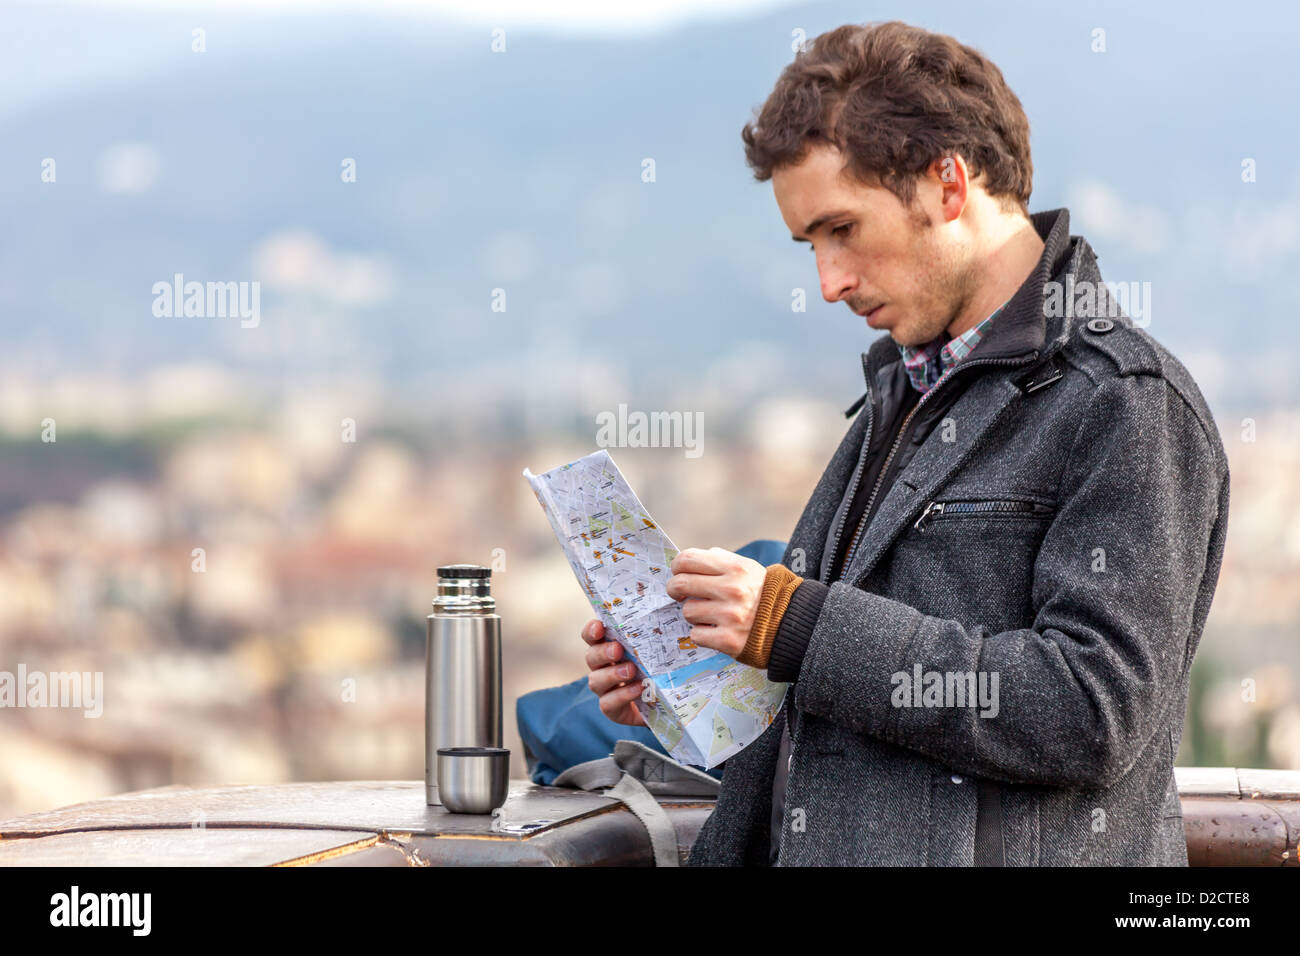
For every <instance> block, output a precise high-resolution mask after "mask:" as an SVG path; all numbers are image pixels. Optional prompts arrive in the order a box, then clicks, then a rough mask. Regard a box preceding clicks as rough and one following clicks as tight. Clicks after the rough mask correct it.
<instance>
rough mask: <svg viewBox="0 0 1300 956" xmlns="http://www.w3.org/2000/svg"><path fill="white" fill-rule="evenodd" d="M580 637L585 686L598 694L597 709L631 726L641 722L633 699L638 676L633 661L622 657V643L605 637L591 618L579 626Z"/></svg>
mask: <svg viewBox="0 0 1300 956" xmlns="http://www.w3.org/2000/svg"><path fill="white" fill-rule="evenodd" d="M582 639H583V640H584V641H586V642H587V643H588V644H590V645H591V646H590V647H588V648H587V666H588V667H589V668H591V673H590V674H588V675H587V686H588V687H590V688H591V690H592V693H594V694H595V695H596V696H597V697H599V698H600V712H601V713H602V714H604V715H605V716H606V717H608V718H609V719H610V720H612V721H614V722H615V723H618V724H627V725H629V726H632V727H635V726H638V725H642V726H643V725H644V724H645V719H644V718H643V717H642V716H641V712H640V711H639V710H637V709H636V699H637V698H638V697H640V696H641V680H640V678H639V677H638V676H637V670H636V664H634V663H633V662H632V661H629V660H624V654H623V645H622V644H620V643H618V641H607V640H605V625H604V624H603V623H602V622H601V620H600V618H593V619H592V620H590V621H588V622H587V623H586V624H585V625H583V628H582Z"/></svg>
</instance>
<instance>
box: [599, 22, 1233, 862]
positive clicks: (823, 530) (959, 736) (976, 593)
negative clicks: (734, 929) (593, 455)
mask: <svg viewBox="0 0 1300 956" xmlns="http://www.w3.org/2000/svg"><path fill="white" fill-rule="evenodd" d="M743 138H744V140H745V144H746V150H747V157H748V160H749V162H750V164H751V166H752V167H753V168H754V171H755V176H756V178H758V179H759V180H760V181H765V180H767V179H769V178H770V179H771V181H772V185H773V191H774V193H775V197H776V201H777V205H778V206H779V207H780V210H781V215H782V217H783V219H784V220H785V223H786V225H787V226H788V227H789V229H790V231H791V233H792V235H793V237H794V238H795V239H796V240H797V241H804V242H808V243H810V245H811V248H812V250H813V253H814V255H815V256H816V262H817V270H818V274H819V276H820V278H821V284H822V294H823V296H824V297H825V298H826V299H827V301H831V302H836V301H842V302H845V303H847V304H848V306H849V307H850V308H851V309H852V310H853V311H854V312H855V313H857V314H858V315H862V316H865V317H866V323H867V325H868V326H870V327H871V328H873V329H882V330H886V331H887V332H888V333H889V334H888V335H887V336H881V337H880V338H878V339H877V340H876V341H875V342H873V343H872V345H871V347H870V349H869V351H868V352H866V353H864V355H863V357H862V358H863V372H864V375H865V379H866V393H865V395H863V397H862V399H861V400H860V401H859V402H858V403H855V405H854V407H853V408H851V409H850V410H849V412H848V413H847V414H850V415H853V414H854V413H856V412H857V411H858V409H859V407H860V409H861V414H857V415H856V417H855V418H854V420H853V422H852V424H851V425H850V427H849V430H848V433H847V434H846V436H845V437H844V440H843V441H842V443H841V444H840V446H839V448H838V450H837V451H836V452H835V455H834V457H833V458H832V459H831V462H830V465H829V466H828V467H827V468H826V471H825V473H824V474H823V476H822V478H821V480H820V481H819V482H818V484H817V487H816V488H815V490H814V491H813V495H812V499H811V500H810V501H809V502H808V505H807V506H806V508H805V509H804V512H803V515H802V517H801V518H800V519H799V522H798V524H797V525H796V527H795V529H794V531H793V533H792V534H791V536H790V541H789V545H788V547H787V550H786V553H785V556H784V558H783V560H782V563H781V564H777V565H772V566H771V567H769V568H763V567H762V566H760V565H758V564H757V563H756V562H753V561H750V560H748V559H745V558H741V557H739V556H738V555H734V554H731V553H730V552H727V551H724V550H722V549H719V548H710V549H707V550H703V549H687V550H684V551H682V552H681V553H680V554H679V555H678V556H677V558H676V560H674V562H673V564H672V571H673V578H672V580H671V582H670V585H669V593H670V595H672V597H673V598H675V599H677V600H679V601H682V602H683V604H682V610H683V614H684V615H685V617H686V619H687V620H688V621H690V622H691V624H692V625H693V630H692V632H691V637H692V639H693V640H695V641H696V642H698V643H699V644H702V645H705V646H708V647H712V648H716V649H717V650H720V651H723V652H725V653H727V654H729V655H731V656H733V657H735V658H736V659H737V660H740V661H743V662H745V663H749V664H752V665H753V666H756V667H765V668H767V672H768V676H769V677H770V678H771V679H773V680H777V681H788V682H791V686H790V688H789V691H788V692H787V694H786V699H785V704H784V706H783V708H782V710H781V712H780V714H779V715H778V717H777V718H776V719H775V720H774V721H773V723H772V725H771V726H770V727H769V728H768V729H767V730H766V731H765V732H764V734H763V735H762V736H760V737H759V738H758V739H757V740H756V741H755V742H754V743H752V744H751V745H750V746H749V747H747V748H746V749H745V750H743V751H741V752H740V753H739V754H737V755H735V756H734V757H732V758H731V759H730V760H728V761H727V762H726V763H725V764H724V774H723V779H722V789H721V793H720V796H719V799H718V804H717V808H716V809H715V811H714V812H713V814H712V815H711V816H710V817H709V819H708V821H707V823H706V824H705V826H704V827H703V829H702V830H701V832H700V834H699V837H698V839H697V840H696V842H695V845H694V847H693V849H692V851H691V856H690V863H691V864H692V865H768V864H775V865H823V864H850V865H852V864H868V865H877V864H884V865H939V866H945V865H972V864H974V865H1008V866H1014V865H1114V864H1133V865H1179V866H1185V865H1186V864H1187V849H1186V843H1185V840H1184V835H1183V825H1182V817H1181V809H1180V804H1179V798H1178V792H1177V788H1176V785H1175V782H1174V776H1173V762H1174V755H1175V754H1176V753H1177V750H1178V743H1179V739H1180V737H1181V735H1182V724H1183V714H1184V710H1185V707H1186V701H1187V685H1188V672H1189V669H1190V667H1191V663H1192V657H1193V655H1194V653H1195V651H1196V646H1197V643H1198V641H1199V639H1200V635H1201V630H1202V627H1203V624H1204V621H1205V617H1206V613H1207V612H1208V610H1209V606H1210V601H1211V598H1212V597H1213V592H1214V587H1215V583H1216V581H1217V579H1218V572H1219V565H1220V559H1221V556H1222V551H1223V543H1224V535H1225V531H1226V525H1227V516H1228V467H1227V463H1226V459H1225V456H1224V451H1223V445H1222V442H1221V440H1220V438H1219V434H1218V432H1217V430H1216V428H1215V425H1214V421H1213V419H1212V417H1211V415H1210V412H1209V411H1208V409H1207V408H1206V405H1205V402H1204V400H1203V398H1202V396H1201V394H1200V392H1199V390H1198V389H1197V387H1196V385H1195V383H1194V382H1193V381H1192V379H1191V377H1190V376H1189V375H1188V373H1187V371H1186V369H1184V368H1183V366H1182V365H1180V364H1179V363H1178V361H1177V360H1176V359H1174V358H1173V357H1172V356H1171V355H1170V354H1169V353H1168V352H1167V351H1166V350H1165V349H1164V348H1163V347H1162V346H1160V345H1159V344H1158V343H1157V342H1156V341H1155V340H1154V339H1153V338H1151V337H1150V336H1149V335H1148V334H1147V333H1146V332H1145V331H1144V330H1142V329H1138V328H1135V327H1134V326H1133V323H1132V321H1131V320H1130V319H1129V318H1128V317H1127V316H1126V315H1124V314H1123V312H1122V310H1118V309H1116V307H1115V305H1116V304H1115V302H1114V300H1113V299H1112V298H1111V296H1110V295H1109V292H1108V290H1107V288H1106V287H1105V286H1104V285H1103V284H1102V281H1101V276H1100V273H1099V271H1098V269H1097V264H1096V255H1095V253H1094V252H1093V251H1092V249H1091V247H1090V246H1089V245H1088V243H1087V241H1086V240H1085V239H1083V238H1082V237H1078V236H1071V235H1070V232H1069V218H1068V213H1067V211H1066V210H1063V209H1061V210H1054V211H1051V212H1042V213H1037V214H1035V215H1033V216H1030V215H1029V214H1028V212H1027V210H1028V199H1029V194H1030V188H1031V177H1032V164H1031V162H1030V154H1029V128H1028V123H1027V120H1026V119H1025V115H1024V112H1023V110H1022V108H1021V106H1020V103H1019V100H1018V99H1017V98H1016V97H1015V95H1014V94H1013V93H1012V92H1011V91H1010V90H1009V89H1008V88H1007V86H1006V84H1005V82H1004V80H1003V78H1002V75H1001V73H1000V72H999V70H998V69H997V67H995V66H994V65H993V64H992V63H990V62H989V61H988V60H987V59H985V58H984V57H983V56H982V55H981V54H979V53H978V52H976V51H975V50H972V49H970V48H968V47H965V46H963V45H961V44H959V43H957V42H956V41H955V40H953V39H952V38H950V37H946V36H942V35H937V34H933V33H929V32H926V31H924V30H921V29H917V28H914V27H910V26H907V25H905V24H901V23H897V22H895V23H887V24H882V25H875V26H845V27H841V28H839V29H837V30H833V31H830V32H829V33H826V34H823V35H822V36H820V37H818V38H817V39H816V40H815V41H814V42H813V43H812V45H811V48H810V49H809V50H807V51H804V52H801V53H799V54H798V55H797V56H796V58H795V60H794V62H793V63H792V64H791V65H790V66H788V67H787V68H786V70H785V72H784V73H783V74H782V76H781V78H780V80H779V82H778V83H777V86H776V89H775V90H774V91H773V93H772V95H771V97H770V98H769V99H768V100H767V102H766V104H765V105H764V106H763V108H762V110H761V112H760V114H759V117H758V121H757V125H747V126H746V127H745V129H744V131H743ZM583 637H584V639H585V640H586V641H587V642H588V643H589V644H590V645H591V647H590V648H589V650H588V654H587V662H588V665H589V667H590V668H591V674H590V676H589V683H590V686H591V688H592V690H593V691H595V693H596V694H597V695H599V696H600V701H601V709H602V711H603V712H604V713H605V714H606V715H607V716H609V717H610V718H611V719H613V720H616V721H620V722H623V723H639V722H640V716H639V714H638V713H637V711H636V709H635V707H634V706H633V704H632V703H631V701H632V700H633V698H634V697H635V696H636V695H637V693H638V692H639V690H640V687H639V684H638V683H637V682H636V681H634V680H633V681H629V680H628V678H630V677H631V676H632V672H629V673H627V674H624V673H623V672H622V671H620V670H619V668H620V667H628V666H630V665H629V664H628V663H627V662H624V661H622V660H621V656H622V650H621V648H620V647H619V645H617V644H616V643H613V642H609V641H604V640H602V637H603V632H602V630H601V626H600V624H599V622H591V623H589V624H588V625H587V627H586V628H585V629H584V631H583Z"/></svg>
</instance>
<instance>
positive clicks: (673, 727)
mask: <svg viewBox="0 0 1300 956" xmlns="http://www.w3.org/2000/svg"><path fill="white" fill-rule="evenodd" d="M523 473H524V477H525V478H527V479H528V482H529V484H530V485H531V486H532V489H533V493H534V494H535V495H536V496H537V500H538V502H540V504H541V506H542V510H543V511H544V512H545V513H546V518H547V520H548V521H550V523H551V529H552V530H553V531H554V532H555V537H556V538H557V539H558V540H559V542H560V546H561V547H562V548H563V549H564V553H565V556H566V557H567V558H568V559H569V565H570V566H571V567H572V568H573V573H574V575H575V576H576V577H577V579H578V583H579V584H580V585H582V589H583V591H584V592H585V593H586V595H587V598H588V600H590V601H591V605H592V607H593V608H595V610H596V613H597V615H598V616H599V617H600V619H601V620H602V621H603V622H604V624H605V631H606V634H607V635H608V636H610V637H612V638H614V639H615V640H617V641H618V642H619V643H620V644H622V645H623V647H624V649H625V650H627V651H628V653H629V654H630V655H631V659H632V660H633V661H634V662H635V663H636V664H637V666H638V667H639V669H640V672H641V675H642V677H643V678H649V679H650V681H651V686H652V688H653V693H652V694H646V693H643V694H642V695H641V698H640V699H638V701H637V708H638V709H639V710H640V711H641V715H642V716H643V717H644V718H645V721H646V724H647V725H648V726H649V727H650V729H651V730H652V731H653V732H654V735H655V736H656V737H657V738H659V742H660V743H662V744H663V746H664V749H665V750H667V751H668V755H669V756H670V757H672V758H673V759H674V760H677V761H678V762H680V763H684V764H690V765H692V766H697V767H704V768H705V769H706V770H707V769H710V768H712V767H716V766H717V765H718V764H720V763H722V761H724V760H726V759H727V758H728V757H730V756H732V755H733V754H736V753H739V752H740V751H741V750H743V749H744V748H745V747H746V746H748V745H749V744H750V743H752V742H753V741H754V740H755V739H757V738H758V736H759V735H760V734H761V733H762V732H763V731H764V730H765V729H766V728H767V726H768V725H769V724H771V723H772V720H773V718H774V717H775V716H776V714H777V711H778V710H779V709H780V707H781V701H782V700H783V699H784V697H785V691H786V688H787V687H788V686H789V685H788V684H774V683H772V682H771V681H769V680H768V679H767V675H766V674H765V673H764V672H763V671H760V670H757V669H755V668H753V667H749V666H748V665H746V664H741V663H738V662H737V661H735V660H733V659H732V658H730V657H728V656H727V655H726V654H723V653H721V652H718V651H713V650H710V649H709V648H707V647H701V646H700V645H698V644H695V643H692V641H691V639H690V632H691V625H690V623H689V622H688V621H687V620H686V619H685V618H684V617H682V613H681V605H679V604H678V603H677V602H676V601H674V600H673V599H672V598H670V597H669V596H668V592H667V590H666V588H667V585H668V580H669V579H670V578H671V577H672V572H671V571H669V570H668V566H669V565H670V564H671V563H672V560H673V558H674V557H675V556H676V555H677V547H676V546H675V545H674V544H673V543H672V541H671V540H670V539H669V538H668V535H666V534H664V532H663V530H662V529H661V528H660V527H659V525H658V524H657V523H656V522H655V521H654V519H653V518H651V517H650V514H649V512H647V511H646V510H645V507H644V506H643V505H642V504H641V502H640V500H639V499H638V498H637V496H636V495H635V494H634V493H633V492H632V489H631V488H630V487H629V486H628V483H627V481H626V480H625V479H624V478H623V475H622V473H621V472H620V471H619V470H618V466H617V465H615V464H614V460H613V459H612V458H610V456H609V453H608V452H606V451H604V450H601V451H598V452H595V453H593V454H590V455H587V456H586V457H585V458H579V459H578V460H577V461H574V462H570V463H569V464H567V465H561V466H560V467H559V468H555V469H552V470H551V471H548V472H546V473H544V474H541V475H534V474H533V473H532V472H530V471H529V470H528V469H527V468H525V469H524V472H523ZM647 696H651V697H652V698H653V699H652V700H650V701H647V700H646V699H645V698H646V697H647Z"/></svg>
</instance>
